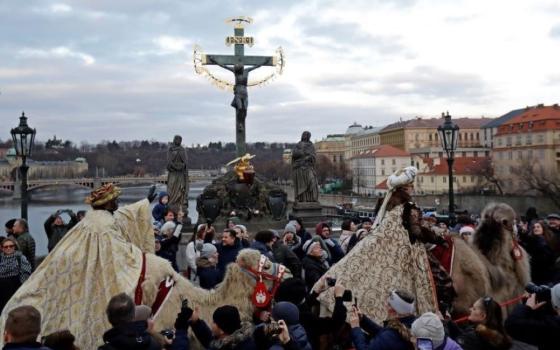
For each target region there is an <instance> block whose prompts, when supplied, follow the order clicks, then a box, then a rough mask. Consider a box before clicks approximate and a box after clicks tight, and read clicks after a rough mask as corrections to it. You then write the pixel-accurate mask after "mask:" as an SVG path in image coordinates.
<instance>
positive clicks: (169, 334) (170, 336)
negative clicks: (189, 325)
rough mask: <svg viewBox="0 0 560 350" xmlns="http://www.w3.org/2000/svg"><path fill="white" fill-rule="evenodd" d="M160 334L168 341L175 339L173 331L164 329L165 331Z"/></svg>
mask: <svg viewBox="0 0 560 350" xmlns="http://www.w3.org/2000/svg"><path fill="white" fill-rule="evenodd" d="M160 334H161V335H163V336H164V337H166V338H167V339H173V337H175V332H173V330H172V329H164V330H163V331H161V332H160Z"/></svg>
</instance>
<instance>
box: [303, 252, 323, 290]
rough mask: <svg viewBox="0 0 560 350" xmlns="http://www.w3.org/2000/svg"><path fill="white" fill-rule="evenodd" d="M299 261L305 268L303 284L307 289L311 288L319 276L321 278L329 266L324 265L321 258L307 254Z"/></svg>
mask: <svg viewBox="0 0 560 350" xmlns="http://www.w3.org/2000/svg"><path fill="white" fill-rule="evenodd" d="M301 262H302V264H303V269H304V270H305V272H304V275H305V285H306V286H307V290H311V289H312V288H313V286H314V285H315V283H316V282H317V281H318V280H319V278H321V276H323V275H324V274H325V272H327V270H328V269H329V268H328V267H327V266H325V264H324V263H323V262H322V261H321V260H319V259H317V258H314V257H311V256H309V255H307V256H306V257H305V258H303V260H302V261H301Z"/></svg>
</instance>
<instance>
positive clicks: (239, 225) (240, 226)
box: [235, 224, 247, 233]
mask: <svg viewBox="0 0 560 350" xmlns="http://www.w3.org/2000/svg"><path fill="white" fill-rule="evenodd" d="M235 227H237V228H239V229H240V230H241V232H243V233H247V227H246V226H245V225H241V224H237V225H235Z"/></svg>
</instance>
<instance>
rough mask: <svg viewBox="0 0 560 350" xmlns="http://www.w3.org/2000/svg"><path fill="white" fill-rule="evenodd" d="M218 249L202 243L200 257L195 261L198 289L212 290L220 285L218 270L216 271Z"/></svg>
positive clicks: (210, 244)
mask: <svg viewBox="0 0 560 350" xmlns="http://www.w3.org/2000/svg"><path fill="white" fill-rule="evenodd" d="M219 258H220V257H219V255H218V249H216V246H215V245H213V244H212V243H204V244H203V245H202V248H201V249H200V257H199V258H197V259H196V274H197V276H198V280H199V282H200V287H201V288H204V289H212V288H214V287H215V286H216V285H217V284H218V283H220V278H221V275H220V270H218V266H217V265H218V259H219Z"/></svg>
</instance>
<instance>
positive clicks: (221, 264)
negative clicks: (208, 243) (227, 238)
mask: <svg viewBox="0 0 560 350" xmlns="http://www.w3.org/2000/svg"><path fill="white" fill-rule="evenodd" d="M216 249H217V250H218V255H219V256H218V270H220V281H222V280H223V279H224V276H225V274H226V267H227V266H228V265H229V264H231V263H234V262H235V260H236V259H237V254H239V251H240V250H241V249H242V247H241V243H240V241H239V240H238V239H237V240H235V245H232V246H231V245H230V246H227V245H223V244H222V243H221V242H220V243H218V244H216Z"/></svg>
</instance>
